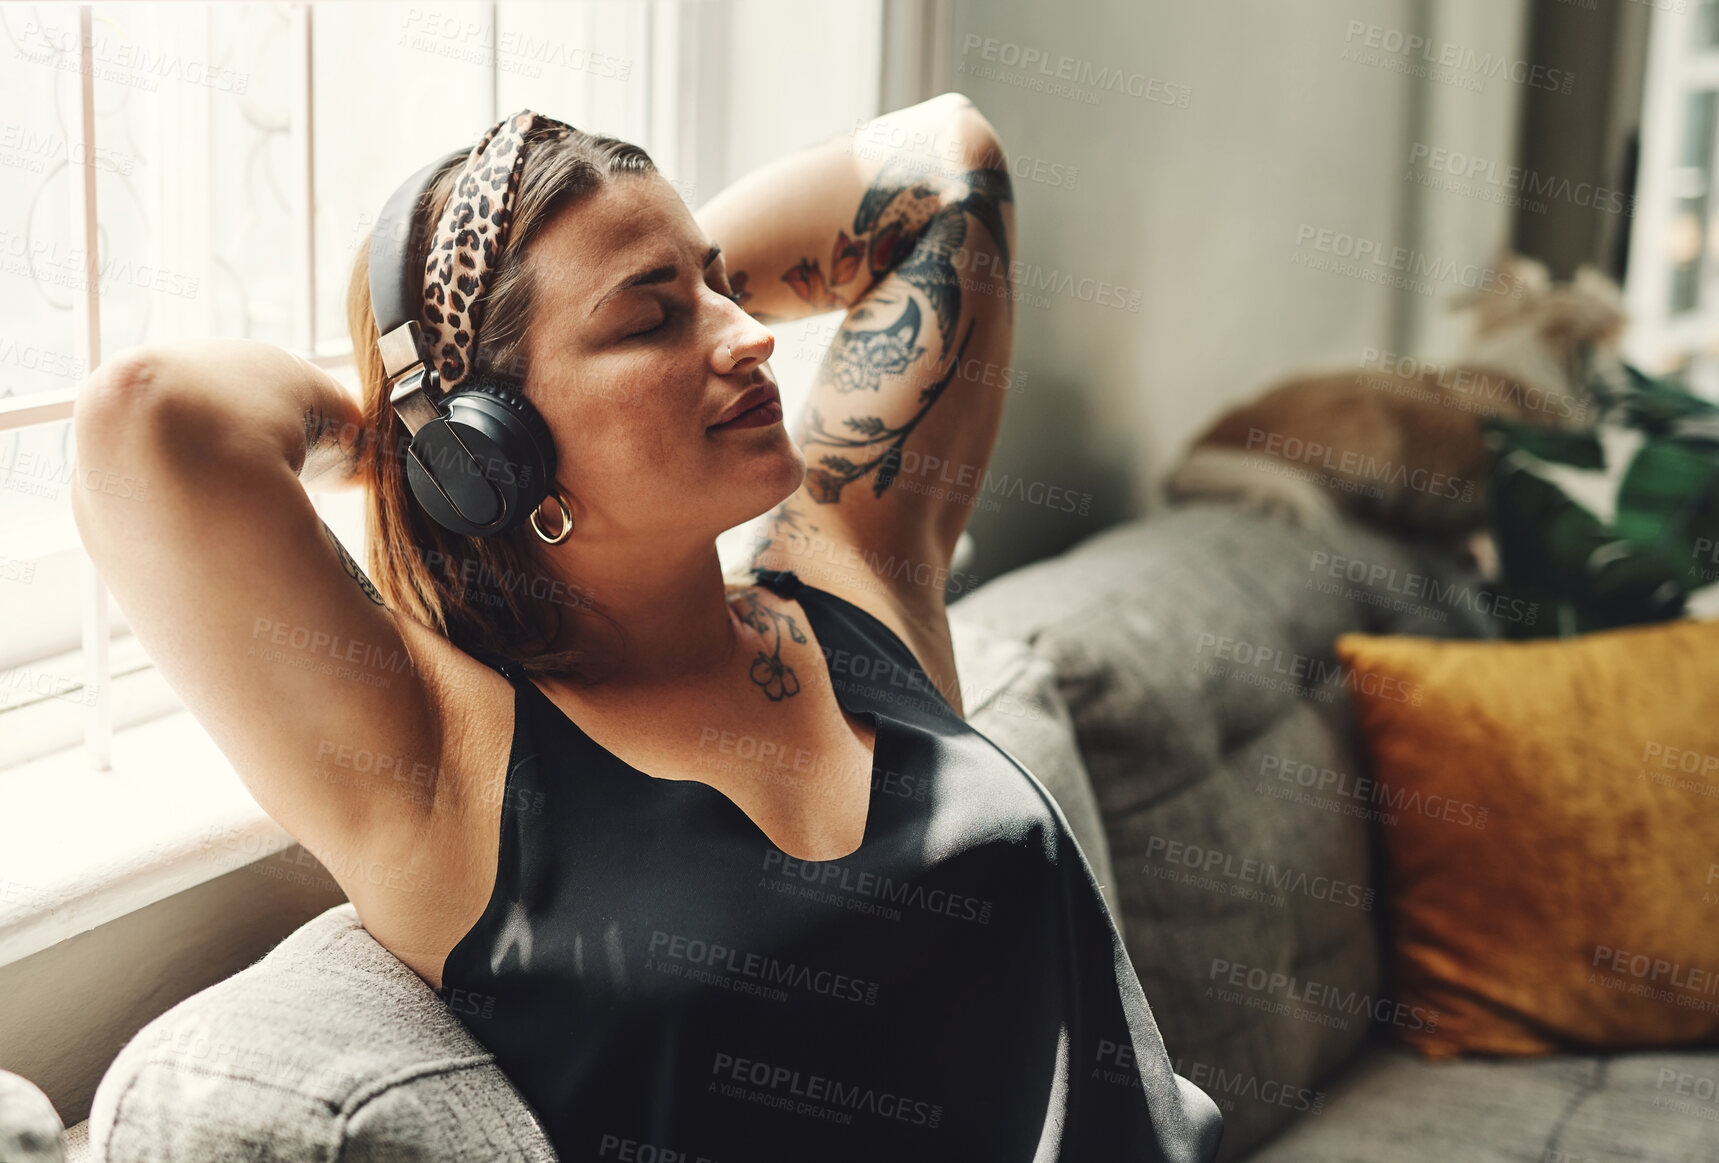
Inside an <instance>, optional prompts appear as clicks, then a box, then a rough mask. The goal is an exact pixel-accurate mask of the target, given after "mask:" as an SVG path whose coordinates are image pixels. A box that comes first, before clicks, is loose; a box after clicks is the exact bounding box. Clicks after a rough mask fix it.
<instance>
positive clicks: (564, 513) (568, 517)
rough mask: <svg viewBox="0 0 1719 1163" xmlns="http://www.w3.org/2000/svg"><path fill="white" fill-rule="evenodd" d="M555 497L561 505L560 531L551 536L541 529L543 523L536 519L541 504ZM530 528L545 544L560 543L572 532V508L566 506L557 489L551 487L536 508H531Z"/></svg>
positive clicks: (540, 510) (540, 509) (539, 513)
mask: <svg viewBox="0 0 1719 1163" xmlns="http://www.w3.org/2000/svg"><path fill="white" fill-rule="evenodd" d="M550 497H553V498H555V503H556V504H557V505H560V506H561V531H560V532H559V533H557V534H555V536H553V537H551V536H550V535H549V534H547V533H545V532H544V531H543V523H542V522H541V521H540V520H538V518H539V516H540V515H541V514H542V512H543V506H544V505H546V504H548V503H549V498H550ZM531 528H532V531H533V532H535V533H536V534H537V539H538V540H539V541H541V542H543V543H544V544H545V545H560V544H561V543H562V542H563V541H565V540H567V538H568V537H570V536H572V534H573V510H571V509H569V508H568V507H567V501H566V499H565V498H564V497H562V495H561V491H560V490H559V489H551V490H550V492H549V496H548V497H544V498H543V500H542V501H541V502H540V503H539V504H538V506H537V508H535V509H533V510H531Z"/></svg>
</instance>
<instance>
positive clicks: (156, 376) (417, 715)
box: [72, 340, 453, 909]
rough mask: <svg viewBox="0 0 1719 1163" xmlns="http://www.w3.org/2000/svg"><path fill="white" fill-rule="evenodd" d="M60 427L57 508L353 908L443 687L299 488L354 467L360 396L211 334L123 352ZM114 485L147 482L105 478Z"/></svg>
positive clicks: (174, 677) (426, 810) (393, 820)
mask: <svg viewBox="0 0 1719 1163" xmlns="http://www.w3.org/2000/svg"><path fill="white" fill-rule="evenodd" d="M72 420H73V428H74V431H75V434H76V438H77V466H78V472H77V480H78V487H77V489H76V490H75V491H74V493H73V495H72V513H73V516H74V518H75V520H76V522H77V527H78V531H79V533H80V534H81V535H82V538H83V542H84V545H85V547H86V549H87V550H88V551H89V554H90V557H91V558H92V560H93V561H94V562H95V564H96V566H97V567H98V568H99V569H100V571H101V575H102V577H103V578H104V579H105V580H106V582H107V584H108V586H109V588H110V589H111V590H112V592H113V595H114V597H115V599H116V600H117V601H118V603H119V606H120V608H121V609H122V610H123V611H124V612H125V616H126V619H127V621H128V622H129V623H130V625H131V628H132V631H133V633H135V634H136V635H137V638H138V639H139V641H141V642H142V643H143V645H144V647H145V648H146V649H147V650H148V651H149V654H150V657H151V658H152V659H153V660H154V662H155V664H156V665H157V666H158V667H159V668H160V670H161V672H162V674H163V675H164V676H166V678H167V680H168V682H169V683H170V684H171V685H172V687H173V689H174V690H175V691H176V692H177V693H178V694H179V696H180V697H181V698H182V699H183V700H184V701H185V704H186V706H187V707H188V708H189V709H190V710H191V712H192V714H193V715H194V716H195V717H196V718H197V721H198V722H199V723H200V724H202V726H203V727H204V729H205V730H207V731H208V732H209V734H210V736H211V737H212V738H213V739H214V741H215V742H216V744H217V745H219V746H220V748H221V750H222V752H223V753H224V754H225V755H226V756H227V758H228V759H229V760H230V761H231V762H232V764H233V766H234V768H235V769H236V770H237V772H238V774H239V776H240V778H241V779H242V780H243V781H244V783H245V785H246V787H248V788H249V789H250V791H251V793H252V794H253V795H254V796H255V797H256V800H257V802H258V803H259V804H260V805H262V807H263V809H264V810H265V811H267V812H268V813H269V814H270V815H271V816H273V817H274V818H275V819H276V820H278V821H279V822H280V823H281V825H282V826H283V827H285V828H286V829H287V831H288V832H290V833H292V834H293V835H294V836H295V837H296V838H297V839H298V840H299V841H300V842H302V843H303V844H304V845H305V846H306V847H307V848H308V849H310V850H311V851H312V852H313V853H315V854H316V856H317V857H318V858H319V859H321V860H322V861H323V863H324V864H325V865H326V866H327V867H328V869H329V871H330V872H331V873H332V874H333V875H334V877H335V879H336V880H337V881H338V882H340V884H341V886H342V887H343V888H346V889H347V891H348V894H349V895H352V898H353V900H354V901H355V902H356V903H358V905H359V907H360V908H361V909H363V908H364V907H365V903H366V901H368V900H371V899H374V895H375V894H377V893H379V892H383V891H386V890H384V889H383V888H380V887H374V886H373V885H372V883H371V882H370V879H369V869H368V868H360V867H355V866H354V864H353V862H354V861H355V860H356V859H358V853H359V852H360V851H366V852H370V853H374V852H375V851H376V847H375V845H376V844H378V843H380V841H381V839H382V838H383V837H385V836H389V835H393V836H403V835H404V834H405V832H406V831H407V830H408V829H410V828H411V827H414V826H416V824H417V822H419V821H417V820H414V818H413V817H414V814H416V815H418V816H420V817H421V819H422V820H427V819H428V818H429V816H430V807H431V805H432V802H433V796H434V794H435V791H436V786H435V785H436V779H435V776H436V774H437V773H438V772H439V771H440V769H441V768H442V766H443V765H444V764H445V763H446V762H447V761H448V756H447V755H445V754H444V742H445V741H444V731H443V724H442V722H441V721H440V715H439V711H438V707H439V703H438V701H437V699H436V698H435V697H433V693H434V689H433V688H434V687H435V684H445V683H447V682H448V681H450V679H452V678H453V676H451V675H447V674H436V673H433V670H434V664H433V663H430V662H429V661H428V655H427V652H426V651H425V650H424V648H423V638H422V635H423V634H428V633H432V632H431V631H429V630H428V629H427V628H423V627H418V626H417V624H416V623H414V622H412V620H411V619H409V618H404V617H402V618H399V619H396V617H395V615H394V614H393V613H391V612H390V611H389V610H387V609H386V608H384V607H383V605H382V600H381V598H380V597H379V596H378V594H377V593H376V591H375V590H374V588H372V587H371V585H370V583H369V581H368V580H367V579H366V578H365V576H364V574H363V571H362V570H360V569H359V567H358V565H357V563H356V562H355V561H354V560H353V559H352V557H351V556H350V555H349V554H348V553H347V551H346V550H345V548H343V547H342V546H341V544H340V543H339V541H338V540H337V539H336V538H335V537H334V535H333V534H332V533H331V532H330V531H329V530H328V527H327V526H326V525H324V524H323V522H322V520H321V519H320V518H319V516H318V515H317V513H316V510H315V509H314V508H313V507H312V505H311V502H310V498H309V497H308V496H307V495H306V493H305V489H304V487H303V484H302V482H301V479H300V475H299V474H300V472H301V471H302V472H304V473H306V474H316V473H319V472H334V473H338V474H342V475H344V476H350V475H351V474H352V472H353V471H354V467H353V466H354V463H355V460H356V453H357V451H358V447H359V441H360V440H361V439H362V434H363V431H364V428H363V423H362V420H363V417H362V414H361V412H360V410H359V408H358V405H357V404H356V402H355V401H354V400H352V399H351V397H350V396H348V395H347V393H346V392H345V390H344V389H342V388H341V387H340V385H339V384H337V383H335V382H334V381H333V380H332V379H330V378H329V377H328V376H327V375H326V374H325V373H323V372H322V371H321V370H320V369H318V368H316V367H314V366H313V365H311V364H309V363H307V362H306V361H304V360H302V359H299V358H298V357H296V356H294V355H291V354H290V353H288V352H286V351H283V350H281V349H279V348H276V347H272V346H270V345H268V344H264V343H257V342H252V341H248V340H211V341H207V342H204V343H196V344H173V345H154V346H148V347H142V348H130V349H127V350H126V351H122V352H120V353H118V354H117V355H115V356H114V357H112V358H110V359H109V360H108V361H107V362H105V363H104V364H103V365H102V366H101V367H100V368H99V369H97V371H96V372H95V373H94V374H93V375H92V376H91V377H90V378H89V379H88V380H87V381H86V382H85V383H84V385H83V386H82V388H81V390H80V392H79V394H78V397H77V401H76V403H75V405H74V408H73V415H72ZM127 476H129V477H131V478H132V479H133V480H135V481H140V482H142V484H143V488H142V489H141V490H133V491H132V494H131V495H130V496H127V495H123V494H122V493H121V492H120V491H117V490H104V489H103V488H102V487H100V486H101V483H102V482H103V481H106V480H111V479H123V478H124V477H127ZM420 809H421V810H420ZM396 887H398V886H396ZM366 894H368V895H366Z"/></svg>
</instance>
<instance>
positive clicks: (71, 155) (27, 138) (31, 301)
mask: <svg viewBox="0 0 1719 1163" xmlns="http://www.w3.org/2000/svg"><path fill="white" fill-rule="evenodd" d="M66 15H67V14H66V13H64V12H56V11H55V10H53V9H51V8H49V7H48V6H46V5H34V6H23V5H20V6H7V7H0V29H3V30H4V31H5V33H6V36H7V39H8V41H9V42H10V44H9V46H8V47H10V48H11V49H12V50H13V51H12V57H11V61H10V62H9V63H8V64H7V67H6V68H4V69H0V110H3V112H0V398H5V397H13V396H23V395H28V394H30V393H31V392H39V391H63V390H65V389H67V388H73V387H76V386H77V384H78V381H79V380H81V379H82V378H83V376H84V368H83V367H82V365H81V364H80V363H79V362H78V358H77V352H76V349H75V346H74V343H73V332H72V311H71V305H72V296H73V294H74V293H75V292H76V290H77V287H78V286H79V285H81V283H82V280H83V231H82V228H81V225H80V224H78V223H75V222H73V220H72V215H73V213H74V210H73V202H72V195H73V193H74V190H73V186H72V180H73V177H74V175H81V174H82V172H83V166H84V164H85V161H86V159H85V157H84V153H83V150H82V148H81V144H80V142H79V138H78V126H77V107H78V106H77V84H78V74H77V57H76V32H77V28H76V23H75V20H74V22H73V23H72V25H71V32H72V37H73V39H72V41H71V44H70V49H71V54H70V56H69V58H68V55H67V53H66V52H65V51H64V48H65V44H64V42H63V41H62V40H61V39H59V38H58V37H56V36H55V35H54V34H53V32H52V29H51V28H50V26H57V27H59V28H64V27H65V26H66ZM68 64H69V65H70V67H69V68H68V67H67V66H68ZM103 160H104V159H103V157H102V155H101V154H100V153H98V154H97V157H96V163H97V164H98V165H100V164H102V162H103ZM13 451H14V449H13V447H12V442H11V441H6V442H0V464H6V463H9V462H10V460H11V453H12V452H13ZM0 471H3V470H0ZM0 491H9V490H5V489H0ZM7 500H13V501H15V500H16V498H15V497H11V498H5V497H0V505H4V504H6V502H7Z"/></svg>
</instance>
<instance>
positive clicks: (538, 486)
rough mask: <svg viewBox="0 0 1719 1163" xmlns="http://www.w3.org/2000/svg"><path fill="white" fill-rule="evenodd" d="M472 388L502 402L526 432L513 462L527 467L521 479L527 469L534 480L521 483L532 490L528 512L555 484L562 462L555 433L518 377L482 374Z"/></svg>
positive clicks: (525, 489) (471, 385)
mask: <svg viewBox="0 0 1719 1163" xmlns="http://www.w3.org/2000/svg"><path fill="white" fill-rule="evenodd" d="M469 390H470V391H473V392H477V393H481V394H482V395H483V396H485V397H487V398H489V399H492V400H495V401H496V402H497V403H499V404H500V405H501V406H502V407H503V408H505V409H506V410H507V414H508V415H509V416H511V417H512V418H513V419H514V420H515V421H516V422H517V423H518V425H519V427H520V428H521V430H522V432H523V436H524V440H523V441H521V446H522V447H521V455H520V457H519V458H517V459H514V463H515V464H516V465H518V466H519V467H520V469H521V470H526V471H522V473H521V476H522V479H523V478H524V477H525V476H526V475H527V472H528V473H529V476H530V479H531V481H532V482H533V483H532V484H531V485H530V486H525V485H522V486H521V488H522V492H524V493H529V494H530V502H531V503H530V504H529V505H527V506H526V512H527V513H528V514H529V513H530V511H531V510H532V509H535V508H537V506H538V503H539V502H541V501H542V500H543V498H544V497H547V496H548V495H549V490H550V489H551V488H553V487H554V486H555V471H556V468H557V467H558V465H559V463H560V462H559V458H557V457H556V455H555V437H554V436H552V435H551V434H550V432H549V424H548V422H547V421H545V420H544V419H543V414H542V413H541V412H539V411H538V410H537V408H536V407H535V406H534V405H533V404H532V403H531V401H530V400H528V399H526V398H525V392H524V390H523V389H522V387H521V385H520V384H519V383H518V382H517V381H514V380H508V379H503V378H501V377H499V376H485V375H480V376H478V377H477V380H476V382H475V383H473V384H470V385H469ZM527 450H529V451H527ZM510 459H513V458H510Z"/></svg>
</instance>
